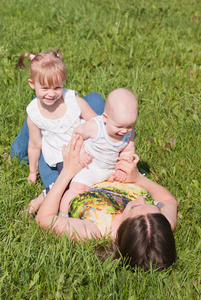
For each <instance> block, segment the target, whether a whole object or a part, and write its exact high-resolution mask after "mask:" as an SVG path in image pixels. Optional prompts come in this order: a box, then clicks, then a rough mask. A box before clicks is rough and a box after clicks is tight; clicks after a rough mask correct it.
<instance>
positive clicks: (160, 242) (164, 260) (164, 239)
mask: <svg viewBox="0 0 201 300" xmlns="http://www.w3.org/2000/svg"><path fill="white" fill-rule="evenodd" d="M116 245H117V249H116V251H115V258H119V257H123V258H124V259H125V263H126V264H129V265H130V266H131V267H142V268H144V270H149V269H150V266H151V265H152V266H153V267H155V268H157V269H166V268H168V267H169V266H171V265H172V264H173V263H174V262H175V260H176V249H175V240H174V236H173V233H172V230H171V226H170V223H169V222H168V220H167V219H166V218H165V216H164V215H162V214H159V213H157V214H147V215H141V216H138V217H135V218H129V219H127V220H125V221H124V222H122V224H121V225H120V226H119V229H118V231H117V239H116Z"/></svg>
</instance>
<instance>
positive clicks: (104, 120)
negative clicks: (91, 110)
mask: <svg viewBox="0 0 201 300" xmlns="http://www.w3.org/2000/svg"><path fill="white" fill-rule="evenodd" d="M102 116H103V122H104V123H106V122H107V114H106V113H105V112H104V113H103V114H102Z"/></svg>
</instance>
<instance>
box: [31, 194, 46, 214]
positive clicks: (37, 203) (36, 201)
mask: <svg viewBox="0 0 201 300" xmlns="http://www.w3.org/2000/svg"><path fill="white" fill-rule="evenodd" d="M43 200H44V197H43V193H42V194H40V195H39V196H38V197H37V198H36V199H33V200H31V202H30V203H29V214H30V215H34V214H35V212H36V211H37V210H38V209H39V208H40V206H41V204H42V203H43Z"/></svg>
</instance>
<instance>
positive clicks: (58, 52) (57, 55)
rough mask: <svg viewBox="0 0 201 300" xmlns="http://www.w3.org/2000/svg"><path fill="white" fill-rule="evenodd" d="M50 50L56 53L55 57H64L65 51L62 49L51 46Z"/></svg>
mask: <svg viewBox="0 0 201 300" xmlns="http://www.w3.org/2000/svg"><path fill="white" fill-rule="evenodd" d="M50 50H51V52H52V53H53V54H54V55H55V57H59V58H60V59H62V56H63V52H62V51H61V50H60V49H53V48H50Z"/></svg>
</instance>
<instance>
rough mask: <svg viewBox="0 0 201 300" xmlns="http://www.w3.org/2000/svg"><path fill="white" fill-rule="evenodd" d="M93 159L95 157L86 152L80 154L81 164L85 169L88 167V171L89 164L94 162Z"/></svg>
mask: <svg viewBox="0 0 201 300" xmlns="http://www.w3.org/2000/svg"><path fill="white" fill-rule="evenodd" d="M92 159H93V156H91V155H89V154H88V153H87V152H84V153H82V154H80V164H81V166H82V167H83V168H84V167H86V168H87V169H88V168H89V167H88V164H89V163H90V162H92Z"/></svg>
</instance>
